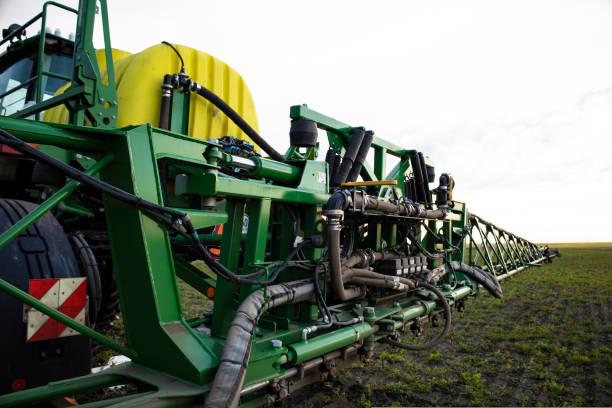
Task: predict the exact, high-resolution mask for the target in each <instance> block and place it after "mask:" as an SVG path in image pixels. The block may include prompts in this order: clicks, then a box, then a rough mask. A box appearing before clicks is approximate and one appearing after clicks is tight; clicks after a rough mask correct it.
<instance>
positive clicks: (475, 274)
mask: <svg viewBox="0 0 612 408" xmlns="http://www.w3.org/2000/svg"><path fill="white" fill-rule="evenodd" d="M450 266H451V268H453V269H454V270H456V271H459V272H462V273H463V274H465V275H467V276H468V277H470V278H471V279H473V280H474V281H476V282H478V283H480V284H481V285H482V286H483V287H484V288H485V289H486V290H487V291H489V293H491V294H492V295H493V296H495V297H496V298H499V299H501V298H502V297H503V294H502V289H501V286H500V284H499V281H498V280H497V278H496V277H495V275H493V274H492V273H490V272H488V271H485V270H483V269H480V268H478V267H477V266H469V265H466V264H464V263H461V262H457V261H452V262H451V263H450ZM443 267H444V268H447V266H446V265H444V266H443Z"/></svg>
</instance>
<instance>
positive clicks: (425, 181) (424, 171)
mask: <svg viewBox="0 0 612 408" xmlns="http://www.w3.org/2000/svg"><path fill="white" fill-rule="evenodd" d="M419 162H420V164H421V174H422V175H423V190H425V206H426V207H429V206H431V195H430V194H429V178H428V176H427V166H426V165H425V157H424V156H423V153H421V152H419Z"/></svg>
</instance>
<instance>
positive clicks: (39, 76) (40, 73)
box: [0, 1, 78, 120]
mask: <svg viewBox="0 0 612 408" xmlns="http://www.w3.org/2000/svg"><path fill="white" fill-rule="evenodd" d="M49 6H55V7H57V8H60V9H64V10H66V11H69V12H72V13H74V14H78V11H77V10H75V9H73V8H72V7H68V6H66V5H64V4H61V3H57V2H55V1H47V2H45V3H44V4H43V10H42V11H41V12H40V13H38V14H37V15H36V16H34V17H33V18H31V19H30V20H28V21H27V22H26V23H25V24H23V25H21V26H19V28H17V29H15V30H13V31H12V32H11V33H10V34H9V35H7V36H6V37H5V38H4V39H2V41H0V45H2V44H4V43H6V42H8V41H9V40H11V39H13V38H14V37H16V36H17V35H18V34H19V33H21V32H22V31H23V30H25V29H26V28H27V27H29V26H31V25H32V24H34V23H35V22H36V21H37V20H38V19H40V20H41V28H40V38H39V43H38V56H39V57H38V61H37V67H36V75H34V76H33V77H32V78H30V79H28V80H27V81H25V82H24V83H22V84H21V85H19V86H16V87H14V88H13V89H11V90H9V91H6V92H4V93H3V94H1V95H0V98H4V97H5V96H7V95H10V94H12V93H14V92H16V91H17V90H19V89H21V88H23V87H25V86H26V85H27V86H29V85H30V84H31V83H32V82H36V98H35V100H34V102H35V104H39V103H40V102H41V101H42V80H43V77H45V76H50V77H53V78H58V79H64V80H66V81H72V77H67V76H64V75H59V74H55V73H53V72H47V71H45V70H44V69H43V62H44V57H43V56H44V54H45V40H46V35H47V31H46V23H47V8H48V7H49ZM35 115H36V120H40V111H38V112H36V113H35Z"/></svg>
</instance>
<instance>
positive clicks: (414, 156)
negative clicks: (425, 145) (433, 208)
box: [409, 150, 425, 203]
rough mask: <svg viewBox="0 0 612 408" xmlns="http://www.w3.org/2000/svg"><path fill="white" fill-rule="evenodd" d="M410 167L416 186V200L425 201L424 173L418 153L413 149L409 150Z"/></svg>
mask: <svg viewBox="0 0 612 408" xmlns="http://www.w3.org/2000/svg"><path fill="white" fill-rule="evenodd" d="M409 156H410V167H412V174H413V175H414V183H415V186H416V193H417V201H419V202H421V203H425V187H424V186H423V184H424V180H425V178H424V175H423V174H422V170H421V161H420V160H419V154H418V153H417V152H416V151H415V150H413V151H411V152H410V155H409Z"/></svg>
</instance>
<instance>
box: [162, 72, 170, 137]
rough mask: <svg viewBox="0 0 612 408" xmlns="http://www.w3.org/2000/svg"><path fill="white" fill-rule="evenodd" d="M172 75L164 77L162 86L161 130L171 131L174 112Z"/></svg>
mask: <svg viewBox="0 0 612 408" xmlns="http://www.w3.org/2000/svg"><path fill="white" fill-rule="evenodd" d="M172 80H173V76H172V75H164V81H163V82H162V86H161V107H160V109H159V128H160V129H166V130H168V129H170V112H171V110H172V89H173V87H172Z"/></svg>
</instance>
